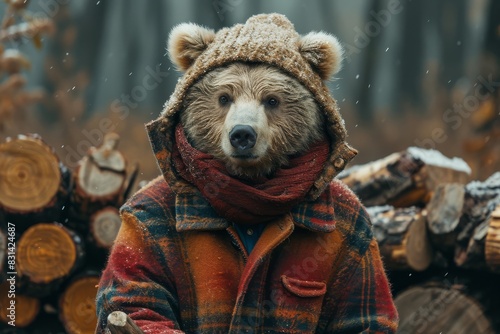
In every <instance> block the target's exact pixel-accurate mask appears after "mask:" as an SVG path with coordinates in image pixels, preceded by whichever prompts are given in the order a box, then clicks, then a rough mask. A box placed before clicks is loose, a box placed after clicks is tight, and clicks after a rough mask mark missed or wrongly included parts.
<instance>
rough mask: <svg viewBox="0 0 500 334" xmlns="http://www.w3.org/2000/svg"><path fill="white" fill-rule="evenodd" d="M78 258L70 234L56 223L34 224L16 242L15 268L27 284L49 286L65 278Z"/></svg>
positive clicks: (75, 246)
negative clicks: (17, 242)
mask: <svg viewBox="0 0 500 334" xmlns="http://www.w3.org/2000/svg"><path fill="white" fill-rule="evenodd" d="M77 257H78V251H77V245H76V244H75V240H74V239H73V236H72V235H71V233H70V232H69V231H68V230H67V229H66V228H64V227H62V226H61V225H58V224H46V223H42V224H37V225H34V226H32V227H30V228H29V229H28V230H26V232H25V233H24V234H23V235H22V236H21V238H20V240H19V246H18V253H17V259H16V261H17V268H18V271H19V274H20V275H21V276H23V277H27V278H29V280H30V282H32V283H38V284H48V283H50V282H52V281H54V280H57V279H59V278H63V277H66V276H67V275H68V274H69V273H70V272H71V271H72V269H73V268H74V266H75V264H76V261H77Z"/></svg>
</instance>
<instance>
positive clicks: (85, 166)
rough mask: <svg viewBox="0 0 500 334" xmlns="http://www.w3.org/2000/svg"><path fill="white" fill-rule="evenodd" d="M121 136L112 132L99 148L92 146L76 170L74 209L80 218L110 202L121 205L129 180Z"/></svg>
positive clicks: (73, 211) (72, 207)
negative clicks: (120, 146)
mask: <svg viewBox="0 0 500 334" xmlns="http://www.w3.org/2000/svg"><path fill="white" fill-rule="evenodd" d="M118 141H119V137H118V135H117V134H114V133H109V134H107V135H106V136H105V137H104V142H103V144H102V146H101V147H99V148H95V147H93V148H91V149H90V150H89V153H88V155H87V156H85V157H83V158H82V160H81V161H80V162H79V164H78V167H77V168H76V170H75V172H74V185H75V187H74V190H73V193H72V205H71V209H72V213H73V214H74V216H75V218H76V220H77V221H88V218H89V217H90V216H91V215H92V214H93V213H94V212H96V211H98V210H100V209H102V208H104V207H106V206H115V207H116V206H119V205H120V204H121V202H122V200H123V191H124V188H125V181H126V161H125V157H124V156H123V155H122V153H120V152H119V151H118V150H116V147H117V145H118Z"/></svg>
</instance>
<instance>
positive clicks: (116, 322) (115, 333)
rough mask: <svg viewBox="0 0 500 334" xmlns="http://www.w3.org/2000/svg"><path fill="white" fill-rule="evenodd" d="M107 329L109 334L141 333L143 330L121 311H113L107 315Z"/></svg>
mask: <svg viewBox="0 0 500 334" xmlns="http://www.w3.org/2000/svg"><path fill="white" fill-rule="evenodd" d="M106 328H107V330H108V331H109V332H110V333H111V334H143V333H144V332H143V331H142V330H141V329H140V328H139V327H138V326H137V325H136V323H135V322H134V321H133V320H132V319H130V318H129V316H128V315H127V314H125V313H124V312H121V311H114V312H112V313H110V314H109V315H108V324H107V327H106Z"/></svg>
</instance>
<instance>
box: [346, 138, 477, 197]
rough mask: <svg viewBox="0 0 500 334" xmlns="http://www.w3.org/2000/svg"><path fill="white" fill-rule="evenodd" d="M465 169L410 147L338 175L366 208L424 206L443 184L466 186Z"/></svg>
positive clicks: (458, 162)
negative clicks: (378, 206) (387, 205)
mask: <svg viewBox="0 0 500 334" xmlns="http://www.w3.org/2000/svg"><path fill="white" fill-rule="evenodd" d="M469 175H470V168H469V166H468V165H467V164H466V163H465V162H464V161H463V160H462V159H459V158H453V159H450V158H447V157H445V156H443V155H442V154H441V153H439V152H437V151H434V150H425V149H421V148H417V147H410V148H408V149H407V150H406V151H403V152H399V153H394V154H391V155H389V156H388V157H386V158H383V159H380V160H377V161H374V162H371V163H368V164H365V165H361V166H354V167H351V168H349V169H347V170H345V171H344V172H342V173H341V174H340V175H339V178H340V179H341V180H342V181H343V182H344V183H346V184H347V185H348V186H349V187H350V188H351V189H352V190H353V191H354V192H355V193H356V194H357V195H358V196H359V197H360V199H361V200H362V201H363V203H364V204H365V205H367V206H377V205H386V204H389V205H393V206H395V207H408V206H412V205H417V206H421V205H425V204H426V203H427V202H428V201H429V200H430V198H431V196H432V193H433V191H434V190H435V189H436V187H437V186H438V185H440V184H443V183H460V184H464V183H466V182H467V180H468V177H469Z"/></svg>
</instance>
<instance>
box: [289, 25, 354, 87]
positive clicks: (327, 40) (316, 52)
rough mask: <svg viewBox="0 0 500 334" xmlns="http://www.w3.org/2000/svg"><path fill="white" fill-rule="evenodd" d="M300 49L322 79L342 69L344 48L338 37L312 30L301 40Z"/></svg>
mask: <svg viewBox="0 0 500 334" xmlns="http://www.w3.org/2000/svg"><path fill="white" fill-rule="evenodd" d="M299 51H300V53H301V54H302V57H304V58H305V59H306V60H307V61H308V62H309V64H311V67H312V68H313V69H314V71H316V72H317V73H318V74H319V76H320V77H321V79H323V80H327V79H329V78H330V77H331V76H332V75H334V74H336V73H337V72H338V71H340V68H341V63H342V56H343V53H344V52H343V49H342V46H341V45H340V43H339V41H338V40H337V38H336V37H334V36H332V35H330V34H327V33H325V32H321V31H320V32H314V31H313V32H310V33H308V34H307V35H305V36H302V37H301V38H300V41H299Z"/></svg>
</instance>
